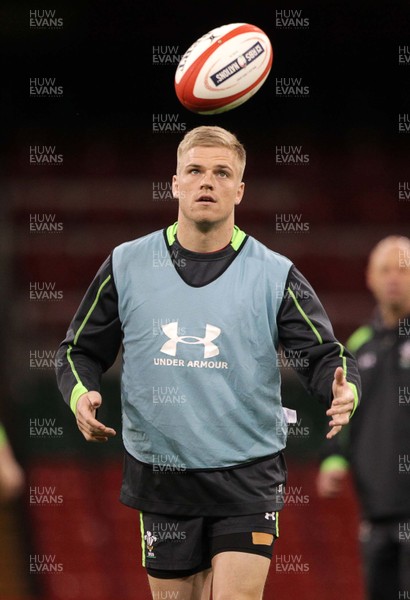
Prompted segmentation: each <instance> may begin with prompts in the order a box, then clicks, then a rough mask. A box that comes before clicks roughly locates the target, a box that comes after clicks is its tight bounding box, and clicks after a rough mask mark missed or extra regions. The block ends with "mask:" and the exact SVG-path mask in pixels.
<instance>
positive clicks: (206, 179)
mask: <svg viewBox="0 0 410 600" xmlns="http://www.w3.org/2000/svg"><path fill="white" fill-rule="evenodd" d="M213 185H214V184H213V176H212V173H210V172H209V171H205V172H204V174H203V176H202V180H201V187H207V188H212V187H213Z"/></svg>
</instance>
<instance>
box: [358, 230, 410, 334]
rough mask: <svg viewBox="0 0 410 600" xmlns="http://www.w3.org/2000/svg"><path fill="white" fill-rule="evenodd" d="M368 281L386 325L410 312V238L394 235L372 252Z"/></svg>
mask: <svg viewBox="0 0 410 600" xmlns="http://www.w3.org/2000/svg"><path fill="white" fill-rule="evenodd" d="M366 283H367V287H368V288H369V290H370V291H371V292H372V294H373V296H374V298H375V300H376V302H377V304H378V308H379V311H380V316H381V319H382V321H383V322H384V324H385V326H386V327H396V326H397V321H398V319H400V318H403V317H405V316H406V315H408V314H409V313H410V238H407V237H404V236H398V235H390V236H388V237H385V238H383V239H382V240H381V241H380V242H379V243H378V244H377V245H376V246H375V247H374V248H373V250H372V251H371V253H370V255H369V260H368V265H367V270H366Z"/></svg>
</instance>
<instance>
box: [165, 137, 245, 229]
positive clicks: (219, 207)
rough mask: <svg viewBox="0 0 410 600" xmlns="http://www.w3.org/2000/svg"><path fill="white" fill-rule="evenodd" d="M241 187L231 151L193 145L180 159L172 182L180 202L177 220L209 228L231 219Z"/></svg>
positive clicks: (235, 159) (242, 187) (238, 199)
mask: <svg viewBox="0 0 410 600" xmlns="http://www.w3.org/2000/svg"><path fill="white" fill-rule="evenodd" d="M244 187H245V184H244V183H243V182H242V181H241V173H240V167H239V161H238V158H237V157H236V155H235V153H234V152H233V151H232V150H230V149H229V148H223V147H217V146H215V147H207V146H195V147H194V148H191V149H190V150H188V151H187V152H186V153H185V154H184V155H183V156H182V160H180V163H179V165H178V173H177V175H174V177H173V180H172V191H173V194H174V196H175V198H178V200H179V215H178V220H181V219H185V220H187V221H191V222H193V223H195V224H197V225H204V226H212V225H213V224H217V223H221V222H223V221H226V220H228V219H229V218H232V219H233V213H234V209H235V206H236V205H237V204H239V203H240V201H241V200H242V196H243V192H244Z"/></svg>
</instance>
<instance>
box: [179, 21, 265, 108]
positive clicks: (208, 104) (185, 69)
mask: <svg viewBox="0 0 410 600" xmlns="http://www.w3.org/2000/svg"><path fill="white" fill-rule="evenodd" d="M272 61H273V49H272V44H271V42H270V40H269V38H268V36H267V35H266V33H265V32H264V31H262V29H260V28H259V27H256V26H255V25H251V24H249V23H230V24H228V25H221V26H220V27H216V28H215V29H212V30H211V31H209V32H208V33H206V34H205V35H203V36H202V37H200V38H199V39H198V40H197V41H196V42H194V43H193V44H192V46H190V47H189V48H188V50H187V51H186V52H185V54H184V55H183V56H182V58H181V60H180V62H179V64H178V67H177V70H176V72H175V92H176V95H177V97H178V99H179V101H180V102H181V104H183V106H185V108H187V109H188V110H190V111H192V112H195V113H199V114H202V115H214V114H217V113H222V112H225V111H228V110H232V109H233V108H236V107H237V106H239V105H240V104H243V103H244V102H246V101H247V100H249V98H250V97H251V96H253V95H254V94H255V93H256V92H257V91H258V90H259V88H260V87H261V86H262V85H263V83H264V82H265V81H266V78H267V77H268V75H269V72H270V70H271V67H272Z"/></svg>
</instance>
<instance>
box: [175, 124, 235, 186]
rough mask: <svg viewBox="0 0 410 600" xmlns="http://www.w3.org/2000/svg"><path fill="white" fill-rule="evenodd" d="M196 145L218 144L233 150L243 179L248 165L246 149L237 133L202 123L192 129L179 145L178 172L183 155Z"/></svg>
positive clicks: (209, 145) (217, 145)
mask: <svg viewBox="0 0 410 600" xmlns="http://www.w3.org/2000/svg"><path fill="white" fill-rule="evenodd" d="M195 146H207V147H212V146H216V147H222V148H228V149H229V150H232V151H233V152H234V153H235V155H236V157H237V159H238V162H239V168H240V176H241V179H242V177H243V173H244V171H245V166H246V150H245V147H244V145H243V144H242V143H241V142H240V141H239V140H238V138H237V137H236V135H235V134H233V133H231V132H230V131H228V130H227V129H224V128H223V127H218V126H217V125H201V126H200V127H195V129H191V130H190V131H188V132H187V133H186V134H185V135H184V137H183V138H182V140H181V142H180V143H179V146H178V150H177V172H178V167H179V164H180V163H181V160H182V156H183V155H184V154H185V153H186V152H188V150H191V148H194V147H195Z"/></svg>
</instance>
